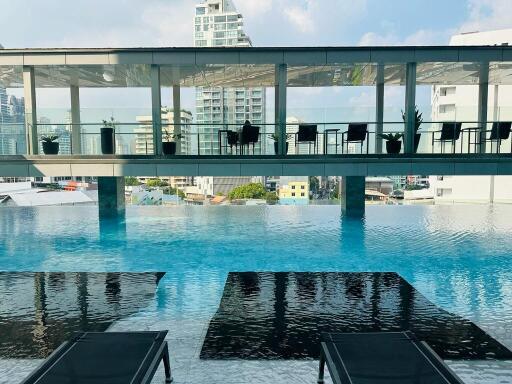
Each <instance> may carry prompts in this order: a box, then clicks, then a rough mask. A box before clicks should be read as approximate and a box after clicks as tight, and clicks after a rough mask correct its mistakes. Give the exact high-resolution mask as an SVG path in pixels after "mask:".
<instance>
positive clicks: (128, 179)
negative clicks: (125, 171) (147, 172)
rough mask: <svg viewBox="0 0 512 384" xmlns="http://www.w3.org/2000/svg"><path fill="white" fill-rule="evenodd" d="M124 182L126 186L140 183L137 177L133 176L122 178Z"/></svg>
mask: <svg viewBox="0 0 512 384" xmlns="http://www.w3.org/2000/svg"><path fill="white" fill-rule="evenodd" d="M124 184H125V185H126V186H128V187H130V186H134V185H140V181H139V179H137V178H136V177H133V176H128V177H125V178H124Z"/></svg>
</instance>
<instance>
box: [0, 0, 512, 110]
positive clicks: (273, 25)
mask: <svg viewBox="0 0 512 384" xmlns="http://www.w3.org/2000/svg"><path fill="white" fill-rule="evenodd" d="M198 1H199V0H45V1H41V0H4V1H2V7H1V8H0V9H1V12H0V25H1V26H2V29H1V30H2V32H1V33H0V44H2V45H4V46H5V47H6V48H24V47H134V46H191V45H192V31H193V17H194V5H195V4H196V3H197V2H198ZM234 2H235V5H236V6H237V8H238V10H239V11H240V12H241V13H242V14H243V15H244V18H245V31H246V33H248V34H249V36H250V37H251V39H252V41H253V45H255V46H325V45H437V44H439V45H444V44H448V42H449V39H450V36H451V35H453V34H455V33H460V32H468V31H475V30H481V31H482V30H490V29H499V28H510V27H512V0H234ZM354 91H355V90H350V91H347V90H346V88H344V89H343V90H341V91H340V90H339V89H338V90H335V89H323V90H314V89H308V90H300V89H299V90H293V91H290V96H291V97H290V98H289V100H290V106H291V107H292V108H293V107H296V108H297V107H303V106H307V107H309V108H321V107H324V106H326V107H327V108H332V109H334V108H339V107H341V106H346V107H350V106H351V105H364V103H366V104H368V105H371V104H372V103H373V100H374V97H373V94H372V90H371V89H358V90H357V92H354ZM63 92H64V93H63ZM63 92H60V93H59V92H56V93H53V94H48V97H44V98H40V102H41V103H42V106H48V107H50V106H51V107H65V106H66V105H67V104H68V100H67V99H68V98H69V96H68V94H67V93H66V91H64V90H63ZM139 94H140V93H137V92H135V93H134V94H133V95H131V94H130V93H129V92H127V93H126V94H125V95H123V96H122V97H115V98H112V97H108V99H110V100H115V101H113V103H116V102H117V104H118V105H112V107H116V106H135V104H137V106H141V105H142V106H145V107H147V106H149V99H148V98H147V97H145V98H144V101H141V100H140V98H138V97H137V95H139ZM426 95H427V97H426V98H427V100H425V101H428V94H426ZM386 96H387V97H386V100H387V103H388V104H389V105H395V106H396V107H398V108H399V107H400V105H401V103H402V101H403V95H402V92H401V90H396V89H391V88H390V89H389V91H388V93H387V95H386ZM166 99H167V95H164V96H163V100H164V102H165V100H166ZM105 100H106V98H105V97H96V96H94V95H91V96H90V97H88V96H87V93H86V92H84V97H83V98H82V106H83V107H95V106H96V104H98V106H100V105H101V106H104V105H105ZM193 100H194V98H193V93H192V92H189V93H188V94H186V95H185V97H184V98H183V103H184V104H185V105H184V106H185V107H187V108H190V109H193V103H194V101H193ZM109 106H110V105H109Z"/></svg>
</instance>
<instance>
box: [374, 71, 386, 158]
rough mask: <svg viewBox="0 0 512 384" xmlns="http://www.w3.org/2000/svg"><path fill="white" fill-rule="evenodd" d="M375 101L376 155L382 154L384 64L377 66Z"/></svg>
mask: <svg viewBox="0 0 512 384" xmlns="http://www.w3.org/2000/svg"><path fill="white" fill-rule="evenodd" d="M376 88H377V89H376V92H375V94H376V100H375V122H376V124H375V153H382V138H381V137H380V136H379V135H381V134H382V132H383V131H384V64H381V63H380V64H378V65H377V84H376Z"/></svg>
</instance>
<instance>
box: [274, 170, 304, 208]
mask: <svg viewBox="0 0 512 384" xmlns="http://www.w3.org/2000/svg"><path fill="white" fill-rule="evenodd" d="M278 196H279V203H280V204H285V205H288V204H298V205H305V204H308V203H309V180H308V177H307V176H299V177H281V178H280V180H279V189H278Z"/></svg>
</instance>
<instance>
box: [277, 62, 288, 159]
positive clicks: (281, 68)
mask: <svg viewBox="0 0 512 384" xmlns="http://www.w3.org/2000/svg"><path fill="white" fill-rule="evenodd" d="M286 86H287V65H286V64H277V65H276V81H275V124H276V128H277V132H276V133H277V134H278V136H279V141H278V142H279V146H278V154H279V155H286Z"/></svg>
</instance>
